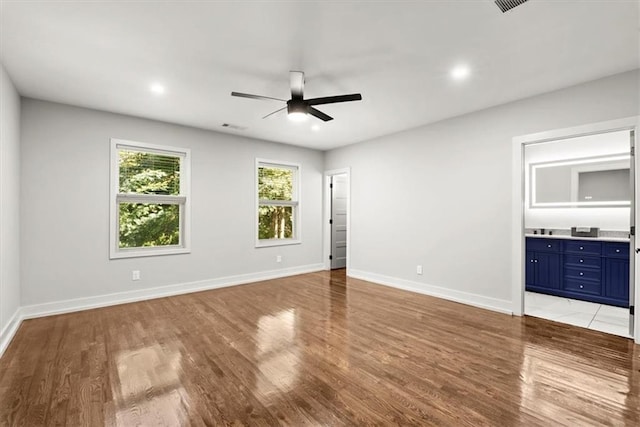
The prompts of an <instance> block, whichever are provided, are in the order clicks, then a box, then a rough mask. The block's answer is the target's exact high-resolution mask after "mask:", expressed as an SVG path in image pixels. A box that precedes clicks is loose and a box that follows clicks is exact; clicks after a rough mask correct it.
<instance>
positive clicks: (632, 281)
mask: <svg viewBox="0 0 640 427" xmlns="http://www.w3.org/2000/svg"><path fill="white" fill-rule="evenodd" d="M635 134H636V132H635V130H632V131H631V132H630V137H629V140H630V143H631V170H630V175H631V232H630V233H629V240H630V242H629V248H630V250H631V253H630V254H629V336H630V337H634V336H635V333H636V331H635V300H636V277H635V276H636V265H635V264H636V236H635V234H636V214H637V213H636V207H637V206H636V201H637V200H638V193H637V192H638V191H639V190H640V188H638V186H636V173H637V169H636V156H635V154H636V148H635V145H636V141H635Z"/></svg>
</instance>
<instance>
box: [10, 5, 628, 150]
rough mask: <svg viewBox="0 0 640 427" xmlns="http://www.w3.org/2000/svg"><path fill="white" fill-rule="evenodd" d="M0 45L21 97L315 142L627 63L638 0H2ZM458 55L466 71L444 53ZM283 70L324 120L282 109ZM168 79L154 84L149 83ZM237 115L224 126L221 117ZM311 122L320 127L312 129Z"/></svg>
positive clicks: (416, 121)
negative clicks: (328, 99) (512, 3)
mask: <svg viewBox="0 0 640 427" xmlns="http://www.w3.org/2000/svg"><path fill="white" fill-rule="evenodd" d="M1 7H2V9H1V21H0V26H1V30H0V37H1V38H0V60H1V61H2V63H3V64H4V66H5V68H6V69H7V71H8V73H9V75H10V76H11V78H12V80H13V81H14V83H15V84H16V87H17V88H18V91H19V92H20V93H21V94H22V95H24V96H27V97H33V98H39V99H45V100H51V101H57V102H62V103H68V104H73V105H79V106H84V107H91V108H97V109H100V110H107V111H113V112H118V113H124V114H131V115H135V116H141V117H147V118H152V119H158V120H163V121H167V122H173V123H180V124H185V125H190V126H196V127H201V128H206V129H213V130H217V131H221V132H229V133H239V134H242V135H246V136H250V137H255V138H261V139H266V140H271V141H278V142H284V143H288V144H295V145H301V146H306V147H312V148H318V149H322V150H326V149H330V148H333V147H337V146H341V145H346V144H350V143H354V142H358V141H363V140H367V139H371V138H374V137H377V136H381V135H385V134H390V133H393V132H398V131H401V130H404V129H407V128H412V127H416V126H419V125H422V124H426V123H430V122H434V121H437V120H441V119H444V118H447V117H453V116H457V115H460V114H464V113H467V112H471V111H475V110H479V109H482V108H486V107H489V106H493V105H497V104H502V103H505V102H508V101H512V100H516V99H520V98H524V97H527V96H531V95H535V94H538V93H542V92H547V91H551V90H554V89H558V88H561V87H566V86H570V85H573V84H577V83H581V82H585V81H589V80H593V79H596V78H599V77H603V76H607V75H611V74H615V73H619V72H623V71H627V70H631V69H635V68H638V59H639V49H638V47H639V41H638V9H639V6H638V1H629V0H602V1H589V0H582V1H576V0H567V1H562V0H554V1H551V0H530V1H529V2H527V3H525V4H524V5H522V6H519V7H517V8H516V9H514V10H512V11H510V12H507V13H506V14H502V13H501V12H500V10H499V9H498V8H497V6H496V5H494V4H493V1H492V0H467V1H463V0H448V1H435V0H433V1H409V2H405V1H388V2H385V1H375V2H373V1H372V2H364V1H348V2H333V1H321V2H312V1H252V2H242V1H234V2H219V1H216V2H213V1H211V2H202V1H200V2H178V1H173V2H171V1H138V2H129V1H110V2H88V1H85V2H79V1H65V2H61V1H44V2H38V1H18V2H12V1H6V0H2V5H1ZM457 64H467V65H468V66H469V67H470V68H471V70H472V72H471V76H470V78H469V79H468V80H466V81H463V82H457V81H453V80H452V79H451V78H450V77H449V72H450V70H451V68H452V67H454V66H455V65H457ZM289 70H302V71H304V72H305V73H306V87H305V97H308V98H311V97H318V96H328V95H339V94H344V93H353V92H360V93H362V96H363V100H362V101H361V102H350V103H345V104H333V105H326V106H321V107H319V109H320V110H322V111H324V112H326V113H327V114H329V115H331V116H333V117H334V118H335V120H333V121H331V122H327V123H323V122H321V121H319V120H317V119H313V118H310V120H308V121H307V122H304V123H293V122H291V121H289V120H287V117H286V114H284V113H279V114H277V115H274V116H272V117H270V118H268V119H265V120H263V119H262V118H261V117H262V116H264V115H266V114H267V113H269V112H271V111H273V110H276V109H277V108H280V106H281V105H280V104H279V103H277V102H271V101H256V100H251V99H243V98H232V97H231V96H230V92H231V91H239V92H248V93H254V94H259V95H266V96H273V97H277V98H285V99H289V75H288V72H289ZM152 82H160V83H162V84H163V85H165V86H166V93H165V94H164V95H163V96H158V95H154V94H152V93H151V92H150V91H149V85H150V84H151V83H152ZM225 122H226V123H231V124H234V125H238V126H244V127H247V129H246V130H244V131H234V130H231V131H230V130H228V129H225V128H223V127H221V125H222V123H225ZM313 124H318V125H319V130H317V131H313V130H312V129H311V127H312V125H313Z"/></svg>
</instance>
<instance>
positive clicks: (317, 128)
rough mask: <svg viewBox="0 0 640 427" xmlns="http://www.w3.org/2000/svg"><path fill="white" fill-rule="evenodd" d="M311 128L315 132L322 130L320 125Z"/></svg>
mask: <svg viewBox="0 0 640 427" xmlns="http://www.w3.org/2000/svg"><path fill="white" fill-rule="evenodd" d="M311 130H312V131H314V132H318V131H319V130H320V125H313V126H311Z"/></svg>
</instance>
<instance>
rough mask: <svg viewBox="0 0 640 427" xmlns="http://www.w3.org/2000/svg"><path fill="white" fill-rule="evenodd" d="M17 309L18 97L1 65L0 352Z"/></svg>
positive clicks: (18, 274) (18, 276)
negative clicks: (5, 333)
mask: <svg viewBox="0 0 640 427" xmlns="http://www.w3.org/2000/svg"><path fill="white" fill-rule="evenodd" d="M19 306H20V96H19V95H18V92H17V91H16V89H15V87H14V86H13V83H12V82H11V79H10V78H9V75H8V74H7V72H6V71H5V69H4V67H3V66H2V65H0V353H2V348H1V347H2V343H3V341H2V337H3V336H4V332H5V330H8V329H10V328H11V325H10V321H11V320H12V318H13V316H14V315H15V313H16V311H17V310H18V308H19Z"/></svg>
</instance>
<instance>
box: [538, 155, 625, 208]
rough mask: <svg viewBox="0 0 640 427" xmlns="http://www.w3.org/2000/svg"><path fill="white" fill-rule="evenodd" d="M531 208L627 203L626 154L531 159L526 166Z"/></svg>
mask: <svg viewBox="0 0 640 427" xmlns="http://www.w3.org/2000/svg"><path fill="white" fill-rule="evenodd" d="M529 177H530V179H529V182H530V188H529V196H530V197H529V204H530V207H532V208H549V207H617V206H630V205H631V203H630V200H631V178H630V156H629V154H626V153H625V154H617V155H610V156H601V157H589V158H582V159H570V160H562V161H554V162H546V163H534V164H531V165H530V169H529Z"/></svg>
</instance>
